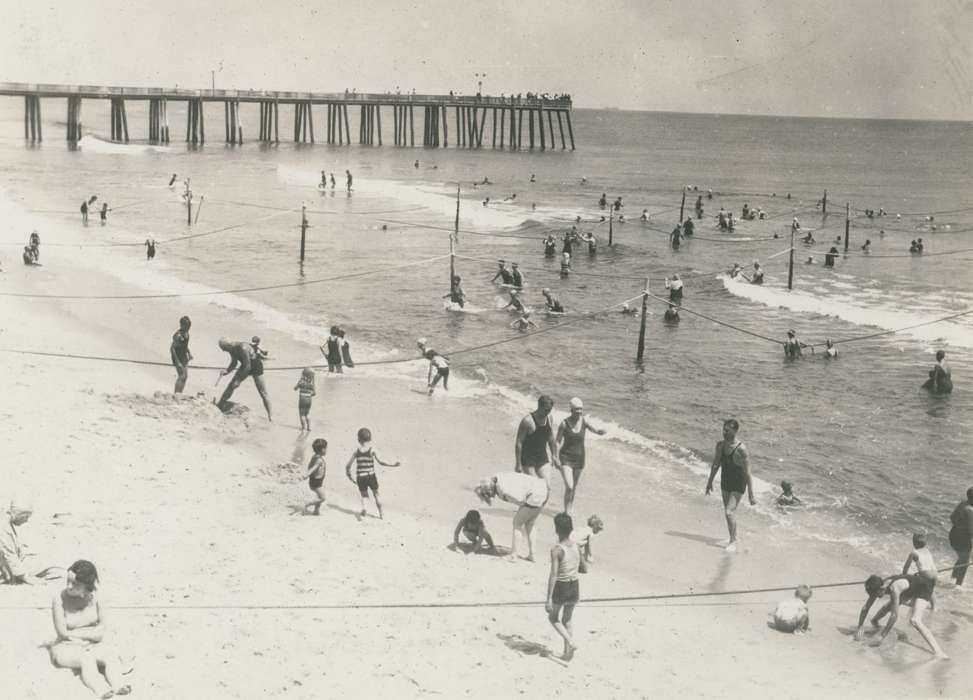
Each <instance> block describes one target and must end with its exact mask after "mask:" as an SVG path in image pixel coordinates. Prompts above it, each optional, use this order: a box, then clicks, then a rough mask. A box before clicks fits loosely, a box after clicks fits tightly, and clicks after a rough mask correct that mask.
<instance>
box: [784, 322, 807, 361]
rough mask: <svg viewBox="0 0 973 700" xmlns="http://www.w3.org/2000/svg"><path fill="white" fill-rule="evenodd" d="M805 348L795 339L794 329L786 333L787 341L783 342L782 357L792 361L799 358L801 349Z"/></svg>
mask: <svg viewBox="0 0 973 700" xmlns="http://www.w3.org/2000/svg"><path fill="white" fill-rule="evenodd" d="M806 347H807V346H806V345H805V344H804V343H802V342H801V341H800V340H798V339H797V334H796V333H795V332H794V329H793V328H792V329H791V330H789V331H787V340H785V341H784V357H787V358H790V359H794V358H798V357H800V356H801V348H806Z"/></svg>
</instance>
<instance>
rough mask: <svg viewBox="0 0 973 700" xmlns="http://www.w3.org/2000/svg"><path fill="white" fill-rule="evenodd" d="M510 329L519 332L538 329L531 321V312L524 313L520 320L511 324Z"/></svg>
mask: <svg viewBox="0 0 973 700" xmlns="http://www.w3.org/2000/svg"><path fill="white" fill-rule="evenodd" d="M510 327H511V328H516V329H517V330H518V331H529V330H530V329H531V328H537V324H536V323H534V322H533V321H531V320H530V311H524V312H523V314H521V316H520V318H518V319H517V320H516V321H514V322H513V323H511V324H510Z"/></svg>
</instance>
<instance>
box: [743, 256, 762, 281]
mask: <svg viewBox="0 0 973 700" xmlns="http://www.w3.org/2000/svg"><path fill="white" fill-rule="evenodd" d="M744 276H746V275H744ZM749 279H750V283H751V284H763V283H764V271H763V268H761V267H760V263H759V262H757V261H756V260H754V261H753V276H752V277H750V278H749Z"/></svg>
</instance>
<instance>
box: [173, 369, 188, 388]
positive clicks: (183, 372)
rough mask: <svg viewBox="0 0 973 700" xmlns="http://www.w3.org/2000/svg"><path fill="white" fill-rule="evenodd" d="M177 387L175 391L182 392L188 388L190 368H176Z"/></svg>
mask: <svg viewBox="0 0 973 700" xmlns="http://www.w3.org/2000/svg"><path fill="white" fill-rule="evenodd" d="M176 374H177V375H178V376H177V377H176V389H175V393H177V394H181V393H182V390H183V389H185V388H186V380H187V379H189V370H188V369H186V368H185V367H177V368H176Z"/></svg>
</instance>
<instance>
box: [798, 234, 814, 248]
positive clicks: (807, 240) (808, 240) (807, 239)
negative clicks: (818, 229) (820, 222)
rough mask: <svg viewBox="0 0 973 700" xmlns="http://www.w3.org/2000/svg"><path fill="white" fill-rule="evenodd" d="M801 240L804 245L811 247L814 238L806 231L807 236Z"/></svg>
mask: <svg viewBox="0 0 973 700" xmlns="http://www.w3.org/2000/svg"><path fill="white" fill-rule="evenodd" d="M801 240H802V241H804V243H805V245H812V244H814V236H813V235H812V234H811V232H810V231H808V232H807V235H806V236H804V238H802V239H801Z"/></svg>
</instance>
